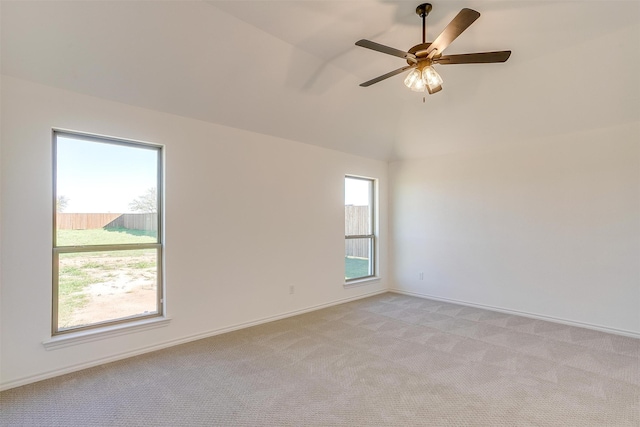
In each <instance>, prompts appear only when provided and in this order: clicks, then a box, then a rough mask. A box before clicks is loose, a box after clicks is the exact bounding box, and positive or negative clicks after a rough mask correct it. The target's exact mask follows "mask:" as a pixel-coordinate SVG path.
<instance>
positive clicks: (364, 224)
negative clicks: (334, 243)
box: [344, 177, 373, 236]
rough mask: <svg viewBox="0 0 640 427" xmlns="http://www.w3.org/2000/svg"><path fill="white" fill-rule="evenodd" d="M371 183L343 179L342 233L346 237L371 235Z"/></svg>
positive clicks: (367, 180) (363, 180) (354, 179)
mask: <svg viewBox="0 0 640 427" xmlns="http://www.w3.org/2000/svg"><path fill="white" fill-rule="evenodd" d="M372 188H373V181H371V180H369V179H358V178H349V177H347V178H345V191H344V210H345V211H344V219H345V224H344V228H345V230H344V232H345V235H346V236H353V235H356V236H357V235H360V236H362V235H370V234H373V226H372V225H373V221H372V218H371V212H372V200H371V195H372Z"/></svg>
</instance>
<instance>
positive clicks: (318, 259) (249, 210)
mask: <svg viewBox="0 0 640 427" xmlns="http://www.w3.org/2000/svg"><path fill="white" fill-rule="evenodd" d="M211 102H216V100H215V99H212V100H211ZM1 107H2V135H1V136H2V145H1V149H2V155H1V159H2V176H1V181H0V182H1V184H2V193H1V194H2V200H1V207H2V212H1V220H2V233H1V237H2V240H1V245H2V249H3V250H2V254H1V255H2V264H1V265H2V274H1V285H2V287H1V292H2V294H1V297H2V301H1V314H2V318H1V326H2V330H1V332H2V338H1V350H2V352H1V359H0V362H1V370H0V380H1V381H0V387H2V388H7V387H11V386H15V385H19V384H23V383H27V382H30V381H33V380H37V379H41V378H45V377H48V376H52V375H54V374H56V373H60V372H64V371H65V370H70V369H75V368H78V367H83V366H90V365H92V364H95V363H98V362H99V361H101V360H111V359H113V358H117V357H121V356H122V355H125V354H131V353H132V352H136V351H140V350H143V349H148V348H153V347H154V346H161V345H165V344H167V343H171V342H176V341H179V340H182V339H188V338H189V337H195V336H198V334H205V335H206V334H208V333H212V332H215V331H216V330H220V329H222V328H227V327H233V326H236V325H239V324H242V323H245V322H251V321H255V320H259V319H264V318H268V317H271V316H278V315H281V314H285V313H291V312H294V311H297V310H303V309H307V308H311V307H315V306H318V305H322V304H328V303H332V302H337V301H340V300H343V299H348V298H356V297H359V296H363V295H366V294H370V293H374V292H377V291H382V290H385V289H387V286H388V283H387V281H386V279H385V278H386V276H387V262H386V259H387V255H386V250H385V247H386V240H387V227H386V222H385V218H386V203H387V196H386V195H387V164H386V163H385V162H381V161H375V160H370V159H365V158H361V157H356V156H352V155H347V154H344V153H340V152H337V151H332V150H327V149H322V148H318V147H314V146H310V145H305V144H301V143H297V142H292V141H287V140H283V139H278V138H272V137H268V136H264V135H259V134H254V133H250V132H246V131H241V130H237V129H232V128H228V127H222V126H218V125H214V124H211V123H206V122H201V121H196V120H192V119H187V118H183V117H178V116H172V115H169V114H164V113H159V112H154V111H150V110H144V109H141V108H136V107H132V106H127V105H124V104H118V103H114V102H111V101H105V100H101V99H98V98H92V97H89V96H85V95H80V94H75V93H71V92H67V91H63V90H58V89H53V88H50V87H46V86H41V85H37V84H33V83H28V82H26V81H22V80H18V79H14V78H9V77H5V76H3V78H2V106H1ZM246 120H251V117H246ZM327 126H330V124H327ZM52 127H56V128H64V129H70V130H77V131H84V132H90V133H96V134H102V135H108V136H114V137H121V138H130V139H136V140H142V141H148V142H153V143H157V144H164V145H165V146H166V152H165V154H166V169H165V171H166V187H165V190H166V199H165V201H166V209H165V220H166V252H165V254H166V261H165V266H166V286H167V288H166V298H167V313H168V315H169V316H170V317H171V318H172V321H171V323H170V324H169V325H168V326H166V327H161V328H157V329H153V330H148V331H142V332H137V333H133V334H129V335H122V336H117V337H112V338H107V339H103V340H99V341H93V342H88V343H84V344H78V345H75V346H71V347H65V348H60V349H55V350H50V351H47V350H45V349H44V347H43V345H42V342H43V340H46V339H47V338H49V337H50V317H51V236H52V225H51V217H52V212H51V210H52V202H51V197H52V196H51V194H52V183H51V181H52V177H51V162H52V159H51V129H52ZM345 174H356V175H363V176H370V177H375V178H378V179H379V180H380V189H379V190H380V218H381V224H380V243H381V246H380V247H381V251H380V272H381V276H382V277H383V279H382V280H380V281H376V282H372V283H371V284H369V285H367V286H362V287H356V288H350V289H345V288H344V287H343V282H344V258H343V257H344V255H343V251H344V242H343V239H344V205H343V203H344V199H343V190H342V189H343V187H344V175H345ZM291 284H293V285H295V287H296V290H295V294H294V295H289V285H291Z"/></svg>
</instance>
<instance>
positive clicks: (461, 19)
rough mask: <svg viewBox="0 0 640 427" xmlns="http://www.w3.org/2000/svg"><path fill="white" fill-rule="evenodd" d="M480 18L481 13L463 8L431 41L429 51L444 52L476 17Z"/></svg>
mask: <svg viewBox="0 0 640 427" xmlns="http://www.w3.org/2000/svg"><path fill="white" fill-rule="evenodd" d="M478 18H480V13H478V12H476V11H475V10H471V9H466V8H465V9H462V10H461V11H460V13H458V14H457V15H456V17H455V18H453V21H451V22H449V25H447V27H446V28H445V29H444V30H443V31H442V32H441V33H440V35H439V36H438V37H437V38H436V39H435V40H434V41H433V43H431V46H429V48H428V49H427V53H428V54H430V53H431V52H432V51H434V50H437V51H438V53H442V51H443V50H445V49H446V48H447V46H449V45H450V44H451V42H452V41H454V40H455V39H456V38H457V37H458V36H459V35H460V34H462V32H463V31H464V30H466V29H467V28H469V26H470V25H471V24H473V23H474V22H475V20H476V19H478Z"/></svg>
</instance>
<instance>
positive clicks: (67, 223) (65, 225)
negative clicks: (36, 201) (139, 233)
mask: <svg viewBox="0 0 640 427" xmlns="http://www.w3.org/2000/svg"><path fill="white" fill-rule="evenodd" d="M56 226H57V228H58V229H59V230H90V229H95V228H128V229H130V230H147V231H156V230H157V229H158V214H157V213H141V214H129V213H127V214H121V213H58V214H57V215H56Z"/></svg>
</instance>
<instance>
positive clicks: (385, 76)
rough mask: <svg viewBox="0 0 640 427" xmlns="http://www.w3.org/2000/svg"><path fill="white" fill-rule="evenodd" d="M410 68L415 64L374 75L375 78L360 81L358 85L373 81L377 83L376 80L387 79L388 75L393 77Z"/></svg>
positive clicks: (368, 84) (364, 85) (363, 85)
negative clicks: (377, 75)
mask: <svg viewBox="0 0 640 427" xmlns="http://www.w3.org/2000/svg"><path fill="white" fill-rule="evenodd" d="M410 68H416V66H415V65H407V66H406V67H402V68H398V69H397V70H393V71H390V72H388V73H387V74H383V75H381V76H379V77H376V78H375V79H371V80H369V81H367V82H364V83H360V86H362V87H368V86H371V85H372V84H374V83H378V82H380V81H382V80H384V79H388V78H389V77H393V76H395V75H396V74H400V73H401V72H403V71H406V70H408V69H410Z"/></svg>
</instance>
